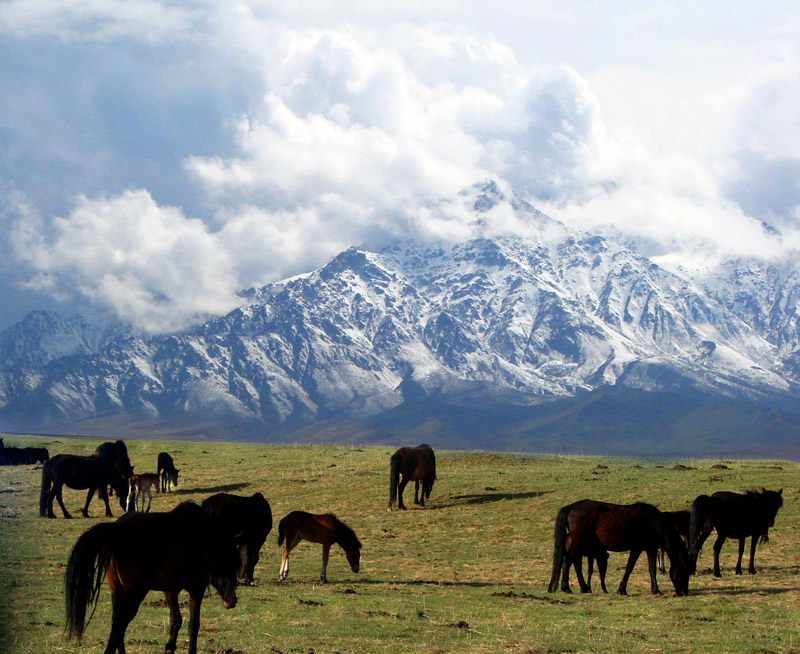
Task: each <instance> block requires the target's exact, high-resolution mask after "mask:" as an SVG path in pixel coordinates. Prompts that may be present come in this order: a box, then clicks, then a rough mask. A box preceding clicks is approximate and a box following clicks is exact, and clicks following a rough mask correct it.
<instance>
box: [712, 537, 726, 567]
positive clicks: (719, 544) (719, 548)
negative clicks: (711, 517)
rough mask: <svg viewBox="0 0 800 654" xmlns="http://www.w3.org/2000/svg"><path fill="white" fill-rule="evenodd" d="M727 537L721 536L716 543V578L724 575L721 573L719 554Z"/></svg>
mask: <svg viewBox="0 0 800 654" xmlns="http://www.w3.org/2000/svg"><path fill="white" fill-rule="evenodd" d="M725 538H726V537H725V536H723V535H722V534H719V535H718V536H717V540H716V542H715V543H714V576H715V577H721V576H722V573H721V572H720V571H719V553H720V550H722V544H723V543H724V542H725Z"/></svg>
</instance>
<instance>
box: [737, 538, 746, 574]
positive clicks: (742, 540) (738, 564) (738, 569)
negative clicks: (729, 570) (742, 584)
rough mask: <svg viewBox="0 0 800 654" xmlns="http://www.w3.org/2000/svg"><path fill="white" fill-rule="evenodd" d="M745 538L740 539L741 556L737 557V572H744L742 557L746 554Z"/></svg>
mask: <svg viewBox="0 0 800 654" xmlns="http://www.w3.org/2000/svg"><path fill="white" fill-rule="evenodd" d="M744 540H745V539H744V538H740V539H739V557H738V558H737V559H736V570H735V572H736V574H737V575H740V574H742V557H743V556H744Z"/></svg>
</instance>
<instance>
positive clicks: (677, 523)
mask: <svg viewBox="0 0 800 654" xmlns="http://www.w3.org/2000/svg"><path fill="white" fill-rule="evenodd" d="M661 513H662V515H663V516H664V517H665V518H666V519H667V520H671V521H672V524H673V526H674V527H675V529H676V530H677V531H678V533H679V534H680V537H681V538H682V539H683V542H684V544H685V545H686V547H687V548H688V547H689V519H690V517H691V515H692V514H691V512H690V511H662V512H661ZM665 553H666V552H665V550H664V548H663V547H662V548H661V549H660V550H658V554H657V555H656V563H657V564H658V571H659V572H666V571H667V568H666V566H665V565H664V554H665Z"/></svg>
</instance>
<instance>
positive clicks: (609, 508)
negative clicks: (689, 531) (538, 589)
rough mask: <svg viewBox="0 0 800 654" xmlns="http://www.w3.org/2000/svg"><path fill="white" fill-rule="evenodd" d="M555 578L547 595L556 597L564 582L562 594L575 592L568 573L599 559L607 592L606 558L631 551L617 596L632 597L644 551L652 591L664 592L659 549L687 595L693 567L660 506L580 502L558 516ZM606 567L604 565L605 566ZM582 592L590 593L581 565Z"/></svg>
mask: <svg viewBox="0 0 800 654" xmlns="http://www.w3.org/2000/svg"><path fill="white" fill-rule="evenodd" d="M553 541H554V548H553V574H552V576H551V578H550V584H549V585H548V588H547V590H548V591H549V592H553V591H554V590H555V589H556V586H557V585H558V578H559V576H560V575H562V570H563V576H562V578H561V590H563V591H564V592H565V593H569V592H572V591H571V590H570V587H569V568H570V566H571V565H574V563H575V561H576V560H579V559H580V557H581V556H586V557H589V559H590V566H591V559H593V558H596V559H597V560H598V564H599V565H598V567H599V569H600V580H601V584H602V585H603V586H604V587H605V583H604V577H605V559H604V558H603V556H604V555H605V554H606V553H607V552H608V551H609V550H610V551H612V552H625V551H630V555H629V556H628V563H627V565H626V567H625V573H624V574H623V576H622V581H621V582H620V584H619V588H618V590H617V592H618V593H619V594H620V595H627V594H628V593H627V586H628V578H629V577H630V575H631V572H632V571H633V567H634V565H636V561H637V560H638V558H639V556H640V555H641V553H642V552H646V553H647V561H648V569H649V572H650V590H651V592H653V593H659V592H660V591H659V590H658V582H657V581H656V552H657V551H658V549H659V548H660V547H664V548H665V549H666V550H667V555H668V556H669V558H670V563H671V566H670V571H669V576H670V579H671V581H672V585H673V586H674V587H675V592H676V593H677V594H678V595H687V594H688V592H689V576H690V575H691V574H692V572H694V565H693V561H692V559H691V557H690V556H689V552H688V550H687V549H686V546H685V545H684V543H683V541H682V540H681V538H680V535H679V534H678V532H677V531H676V529H675V527H674V526H673V525H672V523H671V522H670V521H669V520H667V519H665V518H664V516H663V515H662V514H661V511H659V510H658V509H657V508H656V507H654V506H652V505H650V504H645V503H644V502H637V503H635V504H609V503H607V502H596V501H594V500H581V501H580V502H575V503H574V504H569V505H567V506H565V507H562V508H561V510H560V511H559V512H558V515H557V516H556V524H555V529H554V533H553ZM600 563H602V565H600ZM575 572H576V575H577V577H578V583H579V584H580V588H581V592H583V593H587V592H590V588H589V587H588V585H587V584H586V582H585V580H584V579H583V575H582V573H581V570H580V566H579V565H577V566H575Z"/></svg>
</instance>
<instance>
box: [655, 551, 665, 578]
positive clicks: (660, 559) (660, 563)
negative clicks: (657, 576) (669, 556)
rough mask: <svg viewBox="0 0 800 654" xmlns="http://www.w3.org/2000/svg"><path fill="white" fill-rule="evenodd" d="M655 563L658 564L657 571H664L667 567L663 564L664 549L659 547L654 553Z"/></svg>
mask: <svg viewBox="0 0 800 654" xmlns="http://www.w3.org/2000/svg"><path fill="white" fill-rule="evenodd" d="M656 563H657V564H658V571H659V572H666V571H667V568H666V566H665V565H664V550H662V549H659V550H658V553H657V554H656Z"/></svg>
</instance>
